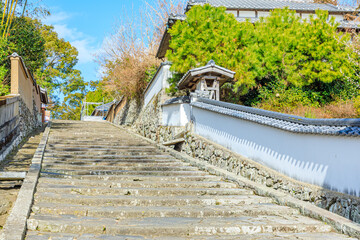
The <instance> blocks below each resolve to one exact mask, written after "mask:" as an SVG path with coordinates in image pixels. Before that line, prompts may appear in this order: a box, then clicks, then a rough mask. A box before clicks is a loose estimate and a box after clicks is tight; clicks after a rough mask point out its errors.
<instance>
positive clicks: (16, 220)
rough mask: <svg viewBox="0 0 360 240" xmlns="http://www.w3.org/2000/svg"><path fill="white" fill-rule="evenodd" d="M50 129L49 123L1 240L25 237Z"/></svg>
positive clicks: (15, 239) (18, 239)
mask: <svg viewBox="0 0 360 240" xmlns="http://www.w3.org/2000/svg"><path fill="white" fill-rule="evenodd" d="M50 127H51V123H49V125H48V126H47V127H46V129H45V131H44V134H43V137H42V138H41V141H40V143H39V146H38V148H37V149H36V152H35V154H34V157H33V159H32V161H31V166H30V168H29V171H28V173H27V174H26V177H25V179H24V182H23V184H22V186H21V188H20V191H19V194H18V196H17V198H16V201H15V204H14V206H13V208H12V210H11V212H10V215H9V217H8V218H7V220H6V223H5V226H4V228H3V232H2V234H1V236H0V239H1V240H21V239H24V237H25V233H26V220H27V218H28V217H29V215H30V211H31V206H32V203H33V199H34V193H35V189H36V185H37V182H38V179H39V175H40V170H41V164H42V160H43V156H44V151H45V147H46V144H47V141H48V137H49V133H50Z"/></svg>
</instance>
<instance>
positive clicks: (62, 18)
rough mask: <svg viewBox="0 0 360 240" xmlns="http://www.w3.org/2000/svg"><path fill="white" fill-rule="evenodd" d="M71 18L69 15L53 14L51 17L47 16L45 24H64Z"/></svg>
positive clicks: (64, 13) (63, 13)
mask: <svg viewBox="0 0 360 240" xmlns="http://www.w3.org/2000/svg"><path fill="white" fill-rule="evenodd" d="M69 18H71V16H70V15H69V14H68V13H66V12H57V13H54V14H51V15H50V16H47V17H46V18H45V19H44V21H43V22H44V23H45V24H47V25H52V24H56V23H59V22H63V21H65V20H67V19H69Z"/></svg>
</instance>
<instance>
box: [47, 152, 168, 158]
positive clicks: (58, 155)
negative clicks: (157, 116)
mask: <svg viewBox="0 0 360 240" xmlns="http://www.w3.org/2000/svg"><path fill="white" fill-rule="evenodd" d="M44 157H45V158H47V157H52V158H68V159H72V158H76V159H83V158H85V159H103V160H108V159H159V160H161V159H174V158H173V157H172V156H170V155H156V154H152V155H150V154H149V155H125V154H102V155H97V156H96V155H88V154H87V155H85V154H82V155H75V156H74V155H71V154H68V153H61V154H58V153H47V152H45V153H44Z"/></svg>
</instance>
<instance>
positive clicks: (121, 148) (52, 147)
mask: <svg viewBox="0 0 360 240" xmlns="http://www.w3.org/2000/svg"><path fill="white" fill-rule="evenodd" d="M46 149H47V150H49V151H50V150H51V151H66V152H88V151H119V152H123V151H126V152H129V151H131V152H149V151H159V150H158V149H157V148H155V147H143V146H141V147H137V146H135V147H133V146H118V147H115V146H105V145H104V146H101V147H94V146H93V145H91V146H86V147H85V146H84V147H77V146H72V145H69V146H67V147H66V146H61V147H60V146H58V145H48V146H47V147H46Z"/></svg>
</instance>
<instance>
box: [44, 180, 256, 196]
mask: <svg viewBox="0 0 360 240" xmlns="http://www.w3.org/2000/svg"><path fill="white" fill-rule="evenodd" d="M37 192H52V193H61V194H80V195H92V196H94V195H97V194H98V195H130V196H181V195H194V196H203V195H248V194H253V191H251V190H245V189H236V188H235V189H234V188H219V189H218V188H116V187H111V188H110V187H87V186H79V185H78V186H72V185H61V184H45V183H40V184H39V185H38V187H37Z"/></svg>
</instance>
